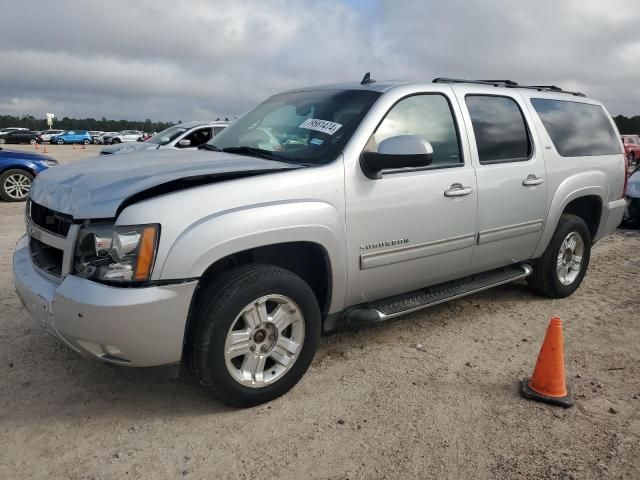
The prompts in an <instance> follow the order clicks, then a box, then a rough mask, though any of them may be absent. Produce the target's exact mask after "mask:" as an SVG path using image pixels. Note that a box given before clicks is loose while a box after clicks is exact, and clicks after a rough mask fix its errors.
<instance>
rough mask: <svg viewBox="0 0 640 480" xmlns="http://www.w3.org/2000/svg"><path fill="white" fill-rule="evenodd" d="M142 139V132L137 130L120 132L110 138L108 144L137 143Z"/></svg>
mask: <svg viewBox="0 0 640 480" xmlns="http://www.w3.org/2000/svg"><path fill="white" fill-rule="evenodd" d="M140 138H142V132H141V131H139V130H122V131H120V132H118V133H116V134H115V135H114V136H113V137H111V141H110V143H125V142H137V141H138V140H139V139H140Z"/></svg>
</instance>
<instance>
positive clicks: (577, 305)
mask: <svg viewBox="0 0 640 480" xmlns="http://www.w3.org/2000/svg"><path fill="white" fill-rule="evenodd" d="M25 148H26V147H25ZM49 150H50V153H52V155H53V156H54V157H56V158H59V159H60V160H63V161H65V160H66V161H70V160H73V159H75V158H79V157H81V156H87V155H91V154H92V153H93V152H95V151H96V147H90V148H89V149H88V150H75V151H74V150H72V149H71V147H57V146H54V147H50V148H49ZM23 208H24V206H23V205H16V204H8V203H0V215H1V220H0V222H1V223H0V479H21V478H38V479H40V478H42V479H44V478H46V479H51V478H70V479H94V478H95V479H123V478H154V479H155V478H246V479H249V478H251V479H253V478H283V479H303V478H320V479H325V478H330V479H377V478H388V479H400V478H438V479H440V478H452V479H462V478H474V479H490V478H536V479H538V478H557V479H573V478H575V479H599V478H629V479H631V478H636V479H637V478H640V323H639V321H640V314H639V311H640V293H639V291H640V232H638V231H622V230H618V231H617V232H615V233H614V234H612V235H610V236H609V237H607V238H605V239H604V240H602V241H601V242H599V243H598V244H597V245H596V246H595V247H594V250H593V256H592V260H591V266H590V268H589V272H588V274H587V277H586V280H585V283H584V284H583V285H582V287H581V288H580V289H579V290H578V291H577V293H576V294H574V295H573V296H572V297H570V298H567V299H563V300H555V301H554V300H549V299H544V298H540V297H536V296H534V295H532V294H531V293H530V292H529V291H528V290H527V288H526V286H525V285H524V284H516V285H508V286H504V287H500V288H497V289H494V290H491V291H488V292H484V293H481V294H476V295H474V296H471V297H467V298H465V299H462V300H457V301H453V302H450V303H448V304H445V305H440V306H438V307H435V308H433V309H430V310H426V311H423V312H420V313H417V314H414V315H410V316H407V317H405V318H404V319H402V320H400V321H398V322H395V323H392V324H388V325H385V326H381V327H378V328H373V329H369V330H365V331H361V332H356V333H345V334H338V335H334V336H332V337H329V338H326V339H324V340H323V342H322V343H321V347H320V350H319V351H318V354H317V356H316V359H315V361H314V363H313V365H312V367H311V368H310V370H309V371H308V373H307V374H306V376H305V377H304V378H303V380H302V381H301V382H300V384H299V385H298V386H297V387H296V388H294V389H293V390H292V391H291V392H290V393H289V394H287V395H286V396H284V397H282V398H280V399H278V400H276V401H274V402H272V403H270V404H267V405H263V406H260V407H257V408H252V409H248V410H236V409H232V408H229V407H226V406H224V405H223V404H221V403H220V402H218V401H217V400H216V399H214V398H212V397H211V396H210V395H209V394H207V393H206V392H204V391H203V390H201V389H200V388H199V387H198V386H197V384H196V383H195V382H194V381H193V380H192V379H180V380H162V379H153V378H148V377H146V376H143V375H141V374H139V373H134V372H122V371H120V370H113V369H112V368H109V367H107V366H105V365H102V364H100V363H97V362H94V361H91V360H88V359H86V358H82V357H80V356H78V355H76V354H75V353H73V352H71V351H69V350H67V349H66V348H64V347H63V346H61V345H60V344H59V343H58V342H57V341H56V340H54V339H53V338H52V337H50V336H48V335H47V334H46V333H44V332H43V331H41V330H40V329H39V328H38V327H37V326H36V325H35V323H34V322H33V321H32V320H31V319H30V318H29V317H28V315H27V313H26V312H25V310H24V309H23V308H22V306H21V304H20V301H19V300H18V297H17V296H16V294H15V292H14V288H13V281H12V277H11V252H12V249H13V246H14V244H15V242H16V240H17V239H18V237H19V236H20V235H22V232H23V230H24V225H23V220H22V214H23ZM552 314H558V315H560V317H561V318H562V319H563V320H564V326H565V332H564V333H565V355H566V365H567V374H568V378H569V381H570V383H571V385H572V387H573V390H574V395H575V400H576V405H575V407H574V408H572V409H568V410H564V409H562V408H558V407H551V406H548V405H544V404H540V403H535V402H531V401H527V400H524V399H523V398H521V397H520V395H519V389H518V388H519V387H518V383H519V381H520V379H521V378H522V377H524V376H527V375H530V374H531V372H532V370H533V366H534V364H535V360H536V355H537V353H538V349H539V347H540V343H541V341H542V338H543V336H544V332H545V328H546V326H547V323H548V321H549V317H550V316H551V315H552Z"/></svg>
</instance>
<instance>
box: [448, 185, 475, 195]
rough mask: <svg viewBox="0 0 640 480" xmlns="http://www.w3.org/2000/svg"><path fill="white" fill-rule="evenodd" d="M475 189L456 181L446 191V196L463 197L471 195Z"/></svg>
mask: <svg viewBox="0 0 640 480" xmlns="http://www.w3.org/2000/svg"><path fill="white" fill-rule="evenodd" d="M472 191H473V189H472V188H471V187H463V186H462V184H461V183H454V184H452V185H451V187H450V188H449V189H448V190H445V191H444V196H445V197H463V196H465V195H469V194H470V193H471V192H472Z"/></svg>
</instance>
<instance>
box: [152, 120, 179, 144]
mask: <svg viewBox="0 0 640 480" xmlns="http://www.w3.org/2000/svg"><path fill="white" fill-rule="evenodd" d="M187 130H188V128H184V127H179V126H177V125H176V126H173V127H169V128H167V129H166V130H163V131H161V132H160V133H156V134H155V135H153V136H151V137H149V138H147V139H146V140H145V143H155V144H156V145H166V144H167V143H169V142H171V141H173V140H175V139H176V138H178V137H179V136H180V135H182V134H183V133H184V132H186V131H187Z"/></svg>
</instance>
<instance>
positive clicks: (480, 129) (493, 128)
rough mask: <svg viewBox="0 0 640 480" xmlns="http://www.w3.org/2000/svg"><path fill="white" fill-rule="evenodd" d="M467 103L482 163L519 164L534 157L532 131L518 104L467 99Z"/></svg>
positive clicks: (502, 99)
mask: <svg viewBox="0 0 640 480" xmlns="http://www.w3.org/2000/svg"><path fill="white" fill-rule="evenodd" d="M466 103H467V108H468V110H469V116H470V117H471V123H472V125H473V132H474V134H475V137H476V145H477V147H478V157H479V159H480V163H504V162H517V161H522V160H527V159H528V158H529V157H530V156H531V139H530V138H529V131H528V130H527V126H526V124H525V121H524V117H523V116H522V112H521V111H520V107H518V104H517V103H516V102H515V100H513V99H512V98H509V97H499V96H492V95H467V97H466Z"/></svg>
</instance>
